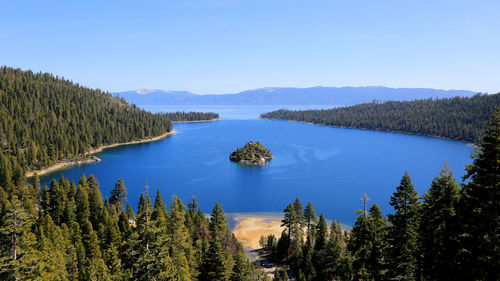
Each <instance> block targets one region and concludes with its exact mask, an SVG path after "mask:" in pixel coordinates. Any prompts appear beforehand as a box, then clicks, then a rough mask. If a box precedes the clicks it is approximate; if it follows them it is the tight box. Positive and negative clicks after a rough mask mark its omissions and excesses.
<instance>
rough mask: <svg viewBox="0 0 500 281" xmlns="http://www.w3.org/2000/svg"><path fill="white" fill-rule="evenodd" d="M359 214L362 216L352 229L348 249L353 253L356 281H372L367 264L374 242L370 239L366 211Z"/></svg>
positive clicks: (359, 211)
mask: <svg viewBox="0 0 500 281" xmlns="http://www.w3.org/2000/svg"><path fill="white" fill-rule="evenodd" d="M357 213H358V214H359V213H360V215H359V216H358V218H357V219H356V222H355V223H354V226H353V228H352V231H351V237H350V239H349V243H348V244H347V248H348V250H349V251H350V252H351V255H352V258H353V262H352V268H353V275H354V280H370V275H369V273H368V270H367V263H368V258H369V255H370V252H371V247H372V245H371V243H372V241H371V240H370V239H369V238H370V233H369V229H368V218H367V216H366V213H365V212H364V211H361V210H358V211H357Z"/></svg>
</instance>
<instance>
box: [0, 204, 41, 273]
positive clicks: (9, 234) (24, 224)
mask: <svg viewBox="0 0 500 281" xmlns="http://www.w3.org/2000/svg"><path fill="white" fill-rule="evenodd" d="M4 209H5V213H4V214H3V216H2V217H1V218H0V222H1V224H0V242H1V245H0V250H1V251H0V265H1V266H0V277H2V279H3V280H22V279H26V277H27V276H26V275H25V273H29V272H30V271H31V270H30V268H32V267H33V266H34V265H33V259H35V258H36V256H35V254H34V253H33V251H34V250H35V249H34V246H35V245H34V244H35V238H34V237H33V234H32V233H31V232H30V231H31V226H32V225H33V223H34V220H33V218H32V217H30V216H29V214H27V213H26V211H25V209H24V208H23V206H22V205H21V202H20V201H19V199H18V198H17V196H16V195H13V197H12V199H11V200H10V202H9V201H7V202H6V204H5V206H4ZM28 276H29V275H28Z"/></svg>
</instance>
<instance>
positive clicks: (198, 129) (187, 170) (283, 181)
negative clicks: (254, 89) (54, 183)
mask: <svg viewBox="0 0 500 281" xmlns="http://www.w3.org/2000/svg"><path fill="white" fill-rule="evenodd" d="M257 115H258V114H257ZM174 129H175V130H176V131H179V133H178V134H175V135H173V136H171V137H168V138H166V139H164V140H161V141H158V142H154V143H147V144H139V145H132V146H124V147H117V148H112V149H109V150H106V151H104V152H102V153H101V154H99V155H98V157H100V158H101V159H102V162H99V163H94V164H90V165H81V166H76V167H73V168H69V169H66V170H62V171H59V172H55V173H53V174H50V175H47V176H45V177H43V178H42V179H41V180H42V183H49V182H50V180H51V179H52V178H59V176H60V174H64V175H65V176H66V177H69V178H70V179H74V180H75V181H78V178H79V177H80V175H81V174H82V173H83V174H86V175H90V174H94V175H95V176H96V177H97V178H98V179H99V181H100V184H101V190H102V193H103V196H109V192H110V190H111V189H112V187H113V185H114V184H115V182H116V180H117V179H118V178H119V177H121V178H123V179H124V181H125V185H126V187H127V190H128V198H129V203H131V204H132V206H134V207H136V206H137V203H138V198H139V195H140V193H141V192H143V191H144V185H145V183H146V181H148V183H149V185H150V186H151V191H150V194H151V196H152V197H154V195H155V193H156V190H157V189H160V191H161V192H162V195H163V198H164V200H165V201H167V200H168V198H169V197H170V196H171V195H172V194H177V195H178V196H179V197H180V198H181V199H182V200H183V201H184V202H185V203H186V204H187V202H188V200H189V198H190V197H191V196H192V195H195V196H196V197H197V198H198V199H199V201H200V203H201V207H202V209H203V210H204V211H205V212H209V211H210V210H211V208H212V207H213V205H214V204H215V202H219V203H221V204H222V206H223V208H224V210H225V211H228V212H280V211H282V210H283V209H284V208H285V206H286V205H287V204H288V203H289V202H291V201H293V200H294V199H295V198H296V197H299V198H300V199H301V201H302V203H303V205H304V206H305V204H306V203H307V201H311V202H312V203H313V204H314V207H315V209H316V210H317V211H318V215H319V212H323V213H324V214H325V216H326V217H327V218H336V219H338V220H340V221H341V222H343V223H346V224H350V225H352V224H353V223H354V220H355V217H356V215H355V214H354V212H355V210H356V209H359V208H361V207H362V201H361V200H360V198H361V196H362V194H363V193H364V192H366V193H368V196H369V197H370V198H371V203H377V204H378V205H379V206H380V207H381V209H382V211H383V213H384V215H385V214H387V213H388V212H390V211H392V209H391V207H390V206H389V204H388V201H389V198H390V196H391V195H392V193H393V192H394V191H395V188H396V186H398V185H399V182H400V180H401V177H402V176H403V174H404V172H405V170H408V172H409V173H410V176H411V178H412V180H413V183H414V185H415V188H416V190H417V191H418V192H419V194H423V191H424V190H426V189H427V188H428V187H429V186H430V183H431V181H432V179H433V178H434V177H435V176H437V175H438V173H439V170H440V169H441V168H442V166H443V164H444V162H445V161H446V160H447V161H448V162H449V164H450V166H451V168H452V170H453V171H454V172H455V176H456V177H457V178H460V177H461V176H462V175H463V174H464V165H465V164H467V163H470V162H471V160H470V153H471V152H472V150H473V148H472V147H470V146H469V145H467V144H465V143H461V142H455V141H448V140H443V139H436V138H429V137H421V136H413V135H405V134H395V133H383V132H374V131H366V130H353V129H343V128H332V127H324V126H316V125H309V124H302V123H294V122H286V121H272V120H258V119H249V120H219V121H215V122H208V123H189V124H175V126H174ZM249 140H254V141H260V142H261V143H263V144H264V145H265V146H266V147H267V148H269V149H270V150H271V152H272V153H273V154H274V156H275V158H274V159H273V160H272V161H271V163H270V164H268V165H266V166H263V167H248V166H243V165H239V164H236V163H233V162H230V161H229V154H230V152H231V151H233V150H234V149H236V147H237V146H240V147H241V146H242V145H244V144H245V143H246V142H247V141H249Z"/></svg>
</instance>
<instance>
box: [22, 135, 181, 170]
mask: <svg viewBox="0 0 500 281" xmlns="http://www.w3.org/2000/svg"><path fill="white" fill-rule="evenodd" d="M176 133H178V132H177V131H175V130H172V131H170V132H166V133H164V134H162V135H159V136H156V137H153V138H146V139H142V140H135V141H129V142H122V143H113V144H107V145H102V146H100V147H98V148H96V149H93V148H92V149H90V150H89V151H87V152H86V153H85V155H86V156H90V157H89V158H88V159H83V160H78V161H74V160H71V161H62V162H58V163H56V164H54V165H52V166H50V167H47V168H44V169H40V170H34V171H28V172H26V174H25V176H26V178H31V177H34V176H35V174H37V175H38V176H42V175H45V174H48V173H52V172H55V171H58V170H60V169H63V168H67V167H71V166H77V165H83V164H90V163H95V162H100V161H101V159H100V158H98V157H96V156H93V154H96V153H99V152H102V151H103V150H105V149H108V148H113V147H118V146H125V145H133V144H139V143H148V142H154V141H158V140H161V139H164V138H166V137H168V136H170V135H173V134H176Z"/></svg>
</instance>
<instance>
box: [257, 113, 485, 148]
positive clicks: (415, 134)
mask: <svg viewBox="0 0 500 281" xmlns="http://www.w3.org/2000/svg"><path fill="white" fill-rule="evenodd" d="M258 119H262V120H278V121H287V122H295V123H303V124H310V125H316V126H323V127H332V128H342V129H354V130H365V131H374V132H383V133H396V134H405V135H412V136H421V137H429V138H437V139H443V140H451V141H458V142H461V143H465V144H467V145H470V146H472V147H474V148H480V146H479V145H478V144H475V143H472V142H469V141H465V140H460V139H452V138H447V137H442V136H434V135H425V134H418V133H412V132H403V131H390V130H377V129H366V128H355V127H346V126H337V125H325V124H318V123H313V122H307V121H297V120H285V119H272V118H262V117H260V116H259V118H258Z"/></svg>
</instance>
